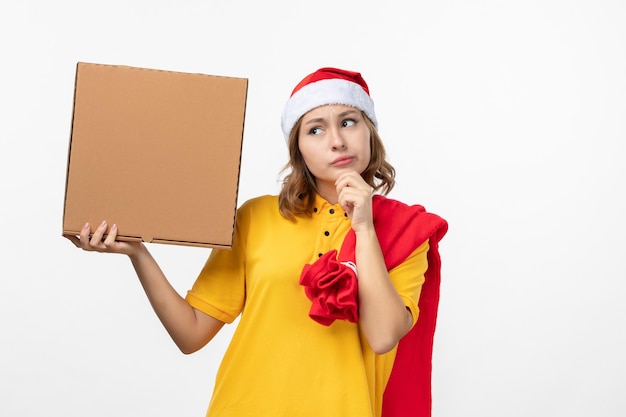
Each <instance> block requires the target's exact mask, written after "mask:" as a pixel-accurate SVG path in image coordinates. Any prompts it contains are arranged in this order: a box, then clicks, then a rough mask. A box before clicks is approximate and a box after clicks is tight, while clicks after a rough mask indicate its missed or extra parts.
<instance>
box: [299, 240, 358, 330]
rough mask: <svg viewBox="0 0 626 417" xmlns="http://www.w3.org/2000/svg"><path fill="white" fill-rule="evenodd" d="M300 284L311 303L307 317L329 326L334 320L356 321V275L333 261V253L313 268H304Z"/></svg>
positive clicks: (321, 259) (327, 254)
mask: <svg viewBox="0 0 626 417" xmlns="http://www.w3.org/2000/svg"><path fill="white" fill-rule="evenodd" d="M300 284H301V285H302V286H304V292H305V294H306V296H307V297H308V298H309V300H311V301H312V303H313V304H312V305H311V309H310V310H309V316H310V317H311V318H312V319H313V320H315V321H317V322H318V323H320V324H323V325H325V326H329V325H330V324H332V322H334V321H335V320H337V319H339V320H348V321H350V322H352V323H357V322H358V321H359V311H358V305H357V299H358V284H357V277H356V272H355V271H354V270H353V269H352V268H350V267H349V266H347V265H345V264H343V263H341V262H339V261H338V260H337V251H336V250H334V249H333V250H331V251H329V252H326V253H325V254H324V255H322V256H321V257H320V258H318V260H317V261H316V262H315V263H313V264H308V265H305V266H304V268H303V269H302V274H301V275H300Z"/></svg>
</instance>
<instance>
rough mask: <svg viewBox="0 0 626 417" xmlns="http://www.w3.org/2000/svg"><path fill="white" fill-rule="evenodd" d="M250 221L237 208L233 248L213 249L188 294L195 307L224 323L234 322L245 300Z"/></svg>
mask: <svg viewBox="0 0 626 417" xmlns="http://www.w3.org/2000/svg"><path fill="white" fill-rule="evenodd" d="M248 224H249V222H248V221H247V216H246V215H245V213H244V211H243V210H240V211H237V220H236V222H235V234H234V238H233V245H232V248H231V249H230V250H227V249H213V250H212V252H211V254H210V255H209V258H208V259H207V261H206V263H205V264H204V267H203V268H202V270H201V272H200V274H199V276H198V278H197V279H196V281H195V282H194V284H193V286H192V288H191V290H189V291H188V292H187V296H186V297H185V299H186V300H187V302H188V303H189V304H190V305H191V306H192V307H194V308H196V309H198V310H200V311H202V312H203V313H206V314H208V315H209V316H211V317H214V318H216V319H217V320H220V321H223V322H224V323H232V322H233V321H234V320H235V319H236V318H237V316H238V315H239V314H240V313H241V311H242V309H243V306H244V304H245V299H246V285H245V282H246V268H245V245H246V230H247V225H248Z"/></svg>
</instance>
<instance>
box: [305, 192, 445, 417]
mask: <svg viewBox="0 0 626 417" xmlns="http://www.w3.org/2000/svg"><path fill="white" fill-rule="evenodd" d="M372 212H373V216H374V227H375V229H376V234H377V236H378V241H379V243H380V247H381V249H382V252H383V255H384V257H385V264H386V266H387V270H391V269H393V268H394V267H396V266H397V265H399V264H401V263H402V262H403V261H404V260H405V259H406V258H407V257H408V256H409V255H410V254H411V253H412V252H413V251H414V250H415V249H417V248H418V247H419V246H420V245H421V244H422V243H424V242H425V241H426V240H428V241H429V246H430V248H429V250H428V254H427V258H428V269H427V271H426V274H425V281H424V284H423V286H422V290H421V294H420V299H419V303H418V306H419V310H420V311H419V318H418V320H417V323H416V324H415V326H413V328H412V329H411V331H409V333H407V334H406V335H405V336H404V337H403V338H402V339H401V340H400V343H399V344H398V350H397V353H396V359H395V362H394V364H393V369H392V371H391V376H390V378H389V382H388V383H387V387H386V389H385V393H384V397H383V411H382V417H430V415H431V408H432V394H431V375H432V351H433V339H434V334H435V325H436V321H437V310H438V307H439V286H440V278H441V259H440V256H439V241H440V240H441V239H442V238H443V236H444V235H445V234H446V232H447V231H448V223H447V222H446V221H445V220H444V219H442V218H441V217H439V216H437V215H436V214H432V213H428V212H426V210H425V209H424V207H422V206H420V205H414V206H408V205H406V204H404V203H401V202H399V201H397V200H392V199H388V198H386V197H383V196H380V195H376V196H374V198H373V201H372ZM355 243H356V235H355V233H354V231H353V230H350V231H349V232H348V234H347V235H346V238H345V240H344V242H343V244H342V247H341V250H340V252H339V255H338V256H337V258H336V259H335V254H336V251H330V252H329V253H327V254H325V255H324V256H323V257H322V258H320V259H319V260H318V261H317V262H316V263H314V264H312V265H305V267H304V269H303V271H302V275H301V277H300V283H301V284H302V285H304V286H305V292H306V294H307V296H308V297H309V298H310V299H311V300H312V302H313V305H312V307H311V312H310V316H311V318H313V319H314V320H316V321H318V322H320V323H321V324H324V325H329V324H330V323H332V322H333V321H334V320H335V319H346V320H350V321H352V322H356V321H358V309H357V303H356V299H357V294H356V291H357V289H356V288H357V287H356V282H357V281H356V275H355V274H354V271H353V270H352V269H351V268H349V267H347V266H346V265H345V263H349V262H354V261H355V253H354V251H355Z"/></svg>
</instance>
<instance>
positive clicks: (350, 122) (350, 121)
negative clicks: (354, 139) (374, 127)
mask: <svg viewBox="0 0 626 417" xmlns="http://www.w3.org/2000/svg"><path fill="white" fill-rule="evenodd" d="M355 124H356V121H355V120H353V119H346V120H344V121H343V122H341V126H342V127H349V126H353V125H355Z"/></svg>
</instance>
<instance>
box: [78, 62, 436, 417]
mask: <svg viewBox="0 0 626 417" xmlns="http://www.w3.org/2000/svg"><path fill="white" fill-rule="evenodd" d="M376 126H377V119H376V115H375V112H374V103H373V101H372V99H371V97H370V95H369V89H368V86H367V84H366V83H365V80H363V78H362V77H361V75H360V74H359V73H356V72H351V71H346V70H341V69H337V68H321V69H319V70H317V71H315V72H313V73H312V74H309V75H308V76H306V77H305V78H304V79H303V80H302V81H301V82H300V84H298V85H297V86H296V88H295V89H294V91H293V92H292V95H291V96H290V98H289V99H288V101H287V103H286V105H285V109H284V112H283V115H282V130H283V133H284V135H285V139H286V141H287V146H288V147H289V155H290V160H289V163H288V164H287V167H286V168H288V169H289V172H288V174H287V176H286V177H285V180H284V184H283V188H282V190H281V193H280V195H278V196H261V197H258V198H254V199H252V200H249V201H247V202H245V203H244V204H243V205H242V206H241V207H240V208H239V209H238V211H237V220H236V226H235V237H234V242H233V247H232V249H231V250H218V249H214V250H212V252H211V254H210V256H209V258H208V260H207V262H206V264H205V266H204V268H203V269H202V271H201V272H200V274H199V276H198V278H197V280H196V281H195V283H194V285H193V287H192V288H191V290H190V291H189V292H188V293H187V295H186V297H184V298H183V297H182V296H181V295H179V294H178V293H177V292H176V291H175V290H174V289H173V288H172V286H171V285H170V284H169V283H168V281H167V279H166V277H165V276H164V275H163V273H162V272H161V270H160V268H159V266H158V264H157V263H156V262H155V260H154V259H153V258H152V256H151V255H150V253H149V252H148V249H147V248H146V246H145V245H144V244H142V243H136V242H135V243H133V242H122V241H118V240H116V234H117V226H116V225H108V224H107V223H106V222H102V223H101V224H100V225H98V226H96V227H95V228H92V226H91V225H89V224H86V225H85V227H84V228H83V230H82V232H81V234H80V236H68V238H69V239H70V240H71V241H72V242H73V243H74V244H75V245H76V246H78V247H80V248H82V249H84V250H87V251H98V252H112V253H122V254H126V255H128V256H129V258H130V260H131V262H132V264H133V266H134V268H135V271H136V272H137V275H138V277H139V280H140V281H141V284H142V286H143V288H144V290H145V292H146V294H147V296H148V299H149V300H150V303H151V304H152V307H153V308H154V310H155V312H156V314H157V315H158V317H159V319H160V320H161V322H162V323H163V325H164V327H165V328H166V329H167V331H168V332H169V334H170V336H171V337H172V339H173V340H174V342H175V343H176V345H177V346H178V347H179V348H180V350H181V351H182V352H184V353H192V352H195V351H197V350H198V349H201V348H202V347H203V346H204V345H205V344H206V343H208V342H209V341H210V340H211V339H212V338H213V336H215V334H216V333H217V332H218V331H219V330H220V328H221V327H222V326H223V325H224V324H225V323H231V322H233V321H234V320H235V319H236V318H237V317H240V320H239V324H238V327H237V329H236V331H235V333H234V335H233V339H232V341H231V343H230V345H229V347H228V349H227V351H226V353H225V356H224V358H223V361H222V364H221V366H220V368H219V371H218V374H217V378H216V382H215V389H214V393H213V396H212V399H211V402H210V405H209V409H208V412H207V415H208V416H220V417H227V416H234V417H245V416H255V417H258V416H272V417H276V416H289V417H298V416H316V417H318V416H341V417H350V416H354V417H357V416H358V417H364V416H381V415H383V416H385V417H391V416H400V415H406V414H405V413H411V415H420V416H427V415H429V414H430V371H431V369H430V359H431V353H432V352H431V349H432V337H433V333H434V324H435V319H436V311H437V304H438V299H439V297H438V294H439V293H438V288H439V270H440V264H439V254H438V249H437V248H438V246H437V245H438V242H439V240H440V239H441V238H442V237H443V235H444V234H445V233H446V230H447V224H446V222H445V221H444V220H443V219H441V218H440V217H438V216H436V215H434V214H431V213H427V212H426V211H425V210H424V209H423V207H421V206H407V205H405V204H403V203H400V202H398V201H395V200H391V199H388V198H386V197H384V196H383V195H386V194H388V192H389V191H390V190H391V189H392V188H393V186H394V176H395V171H394V169H393V167H392V166H391V165H390V164H389V163H388V162H387V161H386V156H385V150H384V147H383V144H382V142H381V139H380V137H379V136H378V133H377V129H376ZM105 234H106V238H103V237H104V236H105ZM418 317H419V318H420V319H419V320H418ZM416 323H417V324H416ZM416 413H417V414H416Z"/></svg>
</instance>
